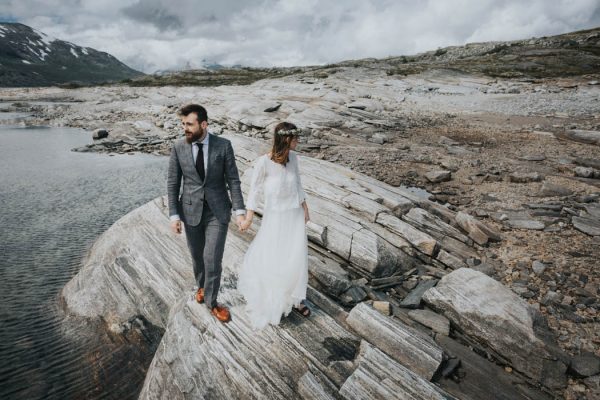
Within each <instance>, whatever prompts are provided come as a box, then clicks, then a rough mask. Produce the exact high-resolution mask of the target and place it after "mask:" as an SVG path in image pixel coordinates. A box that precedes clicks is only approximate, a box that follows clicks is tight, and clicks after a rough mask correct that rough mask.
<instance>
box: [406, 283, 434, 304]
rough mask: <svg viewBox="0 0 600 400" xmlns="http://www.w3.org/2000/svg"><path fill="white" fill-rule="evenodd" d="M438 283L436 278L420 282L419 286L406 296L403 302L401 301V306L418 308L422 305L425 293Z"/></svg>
mask: <svg viewBox="0 0 600 400" xmlns="http://www.w3.org/2000/svg"><path fill="white" fill-rule="evenodd" d="M436 283H437V280H435V279H431V280H427V281H421V282H419V284H418V285H417V287H416V288H414V289H413V290H411V292H410V293H409V294H408V296H406V297H405V298H404V299H403V300H402V302H401V303H400V307H404V308H418V307H419V306H420V305H421V298H422V297H423V293H425V292H426V291H427V290H428V289H430V288H432V287H434V286H435V284H436Z"/></svg>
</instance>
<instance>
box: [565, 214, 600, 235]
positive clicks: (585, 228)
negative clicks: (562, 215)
mask: <svg viewBox="0 0 600 400" xmlns="http://www.w3.org/2000/svg"><path fill="white" fill-rule="evenodd" d="M571 222H572V223H573V226H574V227H575V228H576V229H577V230H578V231H581V232H583V233H586V234H588V235H590V236H600V219H598V218H589V217H573V218H571Z"/></svg>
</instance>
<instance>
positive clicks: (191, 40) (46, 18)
mask: <svg viewBox="0 0 600 400" xmlns="http://www.w3.org/2000/svg"><path fill="white" fill-rule="evenodd" d="M0 22H21V23H23V24H26V25H29V26H31V27H33V28H36V29H38V30H40V31H42V32H44V33H46V34H48V35H50V36H54V37H56V38H59V39H63V40H67V41H70V42H73V43H75V44H77V45H80V46H88V47H93V48H95V49H97V50H101V51H106V52H108V53H111V54H112V55H114V56H115V57H117V58H119V59H120V60H121V61H123V62H125V63H126V64H127V65H129V66H131V67H133V68H135V69H138V70H141V71H143V72H154V71H157V70H166V69H185V68H190V67H198V66H201V65H202V62H203V60H206V61H208V62H213V63H219V64H223V65H235V64H242V65H247V66H293V65H310V64H326V63H331V62H336V61H342V60H348V59H356V58H365V57H387V56H390V55H394V56H397V55H408V54H415V53H418V52H422V51H427V50H433V49H436V48H438V47H444V46H449V45H460V44H465V43H468V42H479V41H489V40H512V39H522V38H529V37H532V36H544V35H554V34H560V33H565V32H569V31H574V30H579V29H587V28H593V27H598V26H600V1H598V0H380V1H377V0H280V1H277V0H262V1H258V0H257V1H251V0H212V1H208V0H0Z"/></svg>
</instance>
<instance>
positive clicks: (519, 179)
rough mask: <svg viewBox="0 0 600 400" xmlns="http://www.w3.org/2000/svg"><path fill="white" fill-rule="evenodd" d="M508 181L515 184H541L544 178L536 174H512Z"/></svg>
mask: <svg viewBox="0 0 600 400" xmlns="http://www.w3.org/2000/svg"><path fill="white" fill-rule="evenodd" d="M508 180H509V181H511V182H515V183H529V182H541V181H542V180H544V176H543V175H541V174H539V173H537V172H529V173H525V172H513V173H512V174H510V175H508Z"/></svg>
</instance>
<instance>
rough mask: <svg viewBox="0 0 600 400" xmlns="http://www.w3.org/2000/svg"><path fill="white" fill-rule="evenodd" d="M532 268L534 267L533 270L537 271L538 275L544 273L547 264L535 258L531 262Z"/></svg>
mask: <svg viewBox="0 0 600 400" xmlns="http://www.w3.org/2000/svg"><path fill="white" fill-rule="evenodd" d="M531 268H532V269H533V272H535V274H536V275H542V274H543V273H544V271H545V270H546V268H547V265H546V264H544V263H543V262H541V261H539V260H535V261H534V262H533V263H532V264H531Z"/></svg>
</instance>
